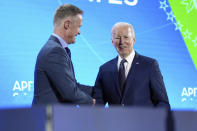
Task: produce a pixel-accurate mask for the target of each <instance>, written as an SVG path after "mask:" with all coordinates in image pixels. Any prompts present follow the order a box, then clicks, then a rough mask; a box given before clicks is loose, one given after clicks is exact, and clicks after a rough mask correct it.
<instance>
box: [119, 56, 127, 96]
mask: <svg viewBox="0 0 197 131" xmlns="http://www.w3.org/2000/svg"><path fill="white" fill-rule="evenodd" d="M125 62H127V60H125V59H122V61H121V62H120V66H119V72H118V77H119V84H120V89H121V92H122V93H123V92H124V83H125V80H126V76H125V66H124V63H125Z"/></svg>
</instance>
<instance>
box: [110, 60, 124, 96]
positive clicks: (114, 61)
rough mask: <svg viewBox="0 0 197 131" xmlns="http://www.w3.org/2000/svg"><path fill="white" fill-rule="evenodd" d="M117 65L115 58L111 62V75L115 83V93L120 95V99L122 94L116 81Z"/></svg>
mask: <svg viewBox="0 0 197 131" xmlns="http://www.w3.org/2000/svg"><path fill="white" fill-rule="evenodd" d="M117 63H118V57H116V58H115V59H114V60H113V61H112V73H113V75H112V76H113V79H114V82H113V83H115V88H116V91H117V92H118V94H119V95H120V97H122V93H121V90H120V85H119V80H118V69H117Z"/></svg>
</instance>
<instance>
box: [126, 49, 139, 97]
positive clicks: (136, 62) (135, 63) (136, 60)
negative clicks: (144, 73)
mask: <svg viewBox="0 0 197 131" xmlns="http://www.w3.org/2000/svg"><path fill="white" fill-rule="evenodd" d="M139 64H140V62H139V54H138V53H137V52H135V57H134V59H133V62H132V65H131V68H130V70H129V74H128V76H127V79H126V83H125V89H124V93H123V97H125V94H126V93H127V90H128V88H130V86H128V85H130V84H131V83H132V81H133V79H134V77H135V72H136V67H137V66H138V65H139ZM123 99H124V98H123Z"/></svg>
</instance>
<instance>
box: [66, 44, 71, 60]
mask: <svg viewBox="0 0 197 131" xmlns="http://www.w3.org/2000/svg"><path fill="white" fill-rule="evenodd" d="M65 50H66V52H67V54H68V56H69V57H70V59H71V52H70V49H69V48H68V47H66V48H65Z"/></svg>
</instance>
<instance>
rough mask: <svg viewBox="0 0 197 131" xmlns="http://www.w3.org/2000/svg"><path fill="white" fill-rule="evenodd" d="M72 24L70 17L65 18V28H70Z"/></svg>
mask: <svg viewBox="0 0 197 131" xmlns="http://www.w3.org/2000/svg"><path fill="white" fill-rule="evenodd" d="M70 24H71V21H70V20H68V19H67V20H65V21H64V29H65V30H68V28H69V27H70Z"/></svg>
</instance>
